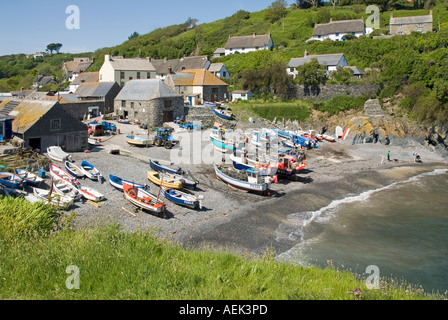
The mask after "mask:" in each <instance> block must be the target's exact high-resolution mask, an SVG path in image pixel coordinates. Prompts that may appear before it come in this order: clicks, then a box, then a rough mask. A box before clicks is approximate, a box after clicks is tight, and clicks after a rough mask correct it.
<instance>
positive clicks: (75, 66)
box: [62, 58, 93, 81]
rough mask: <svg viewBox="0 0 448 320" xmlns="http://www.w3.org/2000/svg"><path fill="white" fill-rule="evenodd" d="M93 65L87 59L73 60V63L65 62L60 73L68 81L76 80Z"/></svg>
mask: <svg viewBox="0 0 448 320" xmlns="http://www.w3.org/2000/svg"><path fill="white" fill-rule="evenodd" d="M92 64H93V61H91V60H90V59H89V58H74V59H73V61H66V62H64V64H63V65H62V71H63V72H64V74H65V76H66V77H67V79H68V80H69V81H73V80H75V79H76V77H77V76H78V75H80V74H81V73H83V72H85V71H86V70H87V69H88V68H90V66H91V65H92Z"/></svg>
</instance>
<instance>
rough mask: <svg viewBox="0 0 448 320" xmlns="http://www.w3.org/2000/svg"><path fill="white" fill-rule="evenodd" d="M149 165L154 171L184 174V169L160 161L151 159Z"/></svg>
mask: <svg viewBox="0 0 448 320" xmlns="http://www.w3.org/2000/svg"><path fill="white" fill-rule="evenodd" d="M149 166H150V167H151V169H153V170H154V171H158V172H163V173H173V174H182V173H183V171H182V169H181V168H178V169H176V170H174V169H171V168H168V167H166V166H163V165H161V164H160V163H159V162H158V161H155V160H151V159H150V160H149Z"/></svg>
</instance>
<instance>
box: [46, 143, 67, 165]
mask: <svg viewBox="0 0 448 320" xmlns="http://www.w3.org/2000/svg"><path fill="white" fill-rule="evenodd" d="M47 155H48V156H49V157H50V159H51V160H54V161H58V162H64V161H65V160H68V161H72V156H71V155H70V154H68V153H66V152H65V151H64V150H62V148H61V147H57V146H53V147H48V148H47Z"/></svg>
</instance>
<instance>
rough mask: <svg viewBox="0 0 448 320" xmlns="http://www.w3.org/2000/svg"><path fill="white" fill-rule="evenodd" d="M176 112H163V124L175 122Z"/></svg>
mask: <svg viewBox="0 0 448 320" xmlns="http://www.w3.org/2000/svg"><path fill="white" fill-rule="evenodd" d="M173 121H174V111H163V122H173Z"/></svg>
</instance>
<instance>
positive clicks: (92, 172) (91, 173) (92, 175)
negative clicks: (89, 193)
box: [79, 160, 101, 181]
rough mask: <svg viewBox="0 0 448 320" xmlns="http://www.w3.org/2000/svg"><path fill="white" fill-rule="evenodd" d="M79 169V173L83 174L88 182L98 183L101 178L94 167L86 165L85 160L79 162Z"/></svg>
mask: <svg viewBox="0 0 448 320" xmlns="http://www.w3.org/2000/svg"><path fill="white" fill-rule="evenodd" d="M79 168H80V169H81V172H82V173H84V174H85V175H86V177H87V178H89V179H90V180H93V181H98V180H99V179H100V177H101V173H100V171H99V170H98V169H97V168H95V166H94V165H92V164H90V163H88V162H87V161H85V160H84V161H83V162H81V166H80V167H79Z"/></svg>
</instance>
